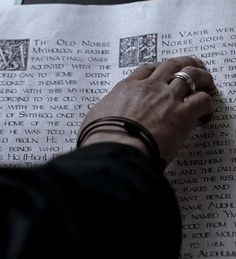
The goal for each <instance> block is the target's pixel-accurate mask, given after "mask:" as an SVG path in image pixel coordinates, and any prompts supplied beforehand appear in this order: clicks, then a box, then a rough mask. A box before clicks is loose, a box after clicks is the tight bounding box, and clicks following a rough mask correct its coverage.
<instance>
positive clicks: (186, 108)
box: [82, 57, 215, 163]
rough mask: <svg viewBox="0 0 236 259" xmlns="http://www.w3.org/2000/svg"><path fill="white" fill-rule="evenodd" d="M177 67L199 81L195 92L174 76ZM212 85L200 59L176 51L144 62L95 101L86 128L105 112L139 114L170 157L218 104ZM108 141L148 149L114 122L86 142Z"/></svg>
mask: <svg viewBox="0 0 236 259" xmlns="http://www.w3.org/2000/svg"><path fill="white" fill-rule="evenodd" d="M179 71H182V72H186V73H187V74H189V75H190V77H191V78H192V80H193V81H194V82H195V85H196V92H195V93H194V94H193V95H190V96H186V95H187V93H188V88H187V85H186V83H185V82H184V81H183V80H182V79H179V78H175V79H174V80H172V81H171V82H170V79H171V76H172V75H173V74H174V73H176V72H179ZM214 90H215V85H214V82H213V78H212V76H211V75H210V73H209V72H207V71H206V68H205V66H204V64H203V62H202V61H201V60H199V59H193V58H190V57H178V58H173V59H169V60H167V61H165V62H162V63H154V64H145V65H142V66H140V67H138V68H137V69H136V70H135V71H134V72H133V73H132V74H131V75H130V76H129V77H128V78H127V79H124V80H123V81H121V82H119V83H118V84H117V85H116V86H115V87H114V88H113V89H112V90H111V92H110V93H109V94H108V95H106V96H105V97H104V98H103V99H102V100H101V101H100V102H98V103H97V104H96V105H95V106H94V107H93V109H92V110H91V111H90V112H89V113H88V115H87V117H86V119H85V121H84V122H83V124H82V128H83V127H84V126H85V125H86V124H87V123H89V122H91V121H93V120H95V119H98V118H102V117H106V116H122V117H126V118H129V119H132V120H135V121H137V122H139V123H140V124H142V125H143V126H144V127H146V128H147V129H148V130H149V131H150V133H151V134H152V135H153V137H154V138H155V140H156V142H157V144H158V146H159V149H160V153H161V157H162V158H163V159H165V160H166V162H167V163H169V162H171V160H172V159H174V158H175V156H176V155H177V153H178V151H179V149H180V148H181V147H182V146H183V144H184V142H185V140H186V138H187V137H188V135H189V133H190V132H191V130H192V129H193V128H194V127H195V126H196V125H197V124H198V123H199V122H201V123H206V122H208V121H210V120H211V118H212V116H213V112H214V107H213V103H212V100H211V97H210V95H209V93H210V92H212V91H214ZM106 141H112V142H119V143H125V144H129V145H132V146H134V147H136V148H139V149H140V150H142V151H143V152H146V149H145V146H144V145H143V144H142V143H141V142H140V141H139V140H138V139H135V138H132V137H130V136H129V135H128V134H125V133H124V132H120V131H119V130H117V129H116V128H112V127H111V128H109V129H104V131H102V130H100V131H99V132H97V133H94V134H92V135H91V136H89V137H88V139H86V140H85V142H84V144H83V145H84V146H85V145H89V144H92V143H97V142H106Z"/></svg>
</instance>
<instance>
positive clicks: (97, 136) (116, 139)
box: [80, 130, 148, 155]
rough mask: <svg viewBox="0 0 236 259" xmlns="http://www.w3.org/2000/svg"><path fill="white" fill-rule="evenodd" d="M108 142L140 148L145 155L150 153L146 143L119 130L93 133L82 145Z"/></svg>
mask: <svg viewBox="0 0 236 259" xmlns="http://www.w3.org/2000/svg"><path fill="white" fill-rule="evenodd" d="M106 142H113V143H118V144H124V145H129V146H132V147H134V148H136V149H139V150H140V151H141V152H143V153H144V154H145V155H148V150H147V148H146V146H145V145H144V143H143V142H142V141H141V140H139V139H137V138H135V137H132V136H129V135H127V133H126V132H125V131H124V132H117V131H112V130H110V131H109V132H108V131H106V132H105V131H104V132H97V133H94V134H91V135H90V136H89V137H88V138H87V139H86V140H85V141H84V142H83V143H82V144H81V145H80V146H81V147H85V146H88V145H92V144H98V143H106Z"/></svg>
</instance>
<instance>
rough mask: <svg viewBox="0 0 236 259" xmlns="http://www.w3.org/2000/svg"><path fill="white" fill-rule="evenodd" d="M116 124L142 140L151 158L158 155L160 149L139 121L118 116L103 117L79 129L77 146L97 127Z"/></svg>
mask: <svg viewBox="0 0 236 259" xmlns="http://www.w3.org/2000/svg"><path fill="white" fill-rule="evenodd" d="M103 126H116V127H120V128H123V129H125V130H126V131H127V132H128V134H129V135H130V136H131V137H135V138H138V139H139V140H141V141H142V142H143V144H144V145H145V147H146V148H147V150H148V153H149V155H150V157H151V158H154V159H155V158H157V157H160V151H159V148H158V146H157V143H156V141H155V139H154V137H153V136H152V134H151V133H150V132H149V131H148V130H147V129H146V128H145V127H144V126H142V125H141V124H140V123H138V122H136V121H133V120H131V119H127V118H124V117H119V116H110V117H104V118H100V119H97V120H94V121H92V122H90V123H89V124H87V125H86V126H85V127H84V128H83V129H82V131H81V133H80V135H79V138H78V142H77V147H79V146H80V145H81V144H82V143H83V142H84V140H85V139H86V138H87V137H88V136H89V135H90V134H91V133H92V131H93V130H94V129H96V128H98V127H103Z"/></svg>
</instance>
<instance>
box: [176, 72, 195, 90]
mask: <svg viewBox="0 0 236 259" xmlns="http://www.w3.org/2000/svg"><path fill="white" fill-rule="evenodd" d="M175 78H179V79H182V80H183V81H184V82H185V83H186V85H187V87H188V88H189V91H188V94H194V93H195V91H196V85H195V83H194V82H193V80H192V78H191V77H190V75H189V74H187V73H186V72H182V71H180V72H177V73H175V74H174V75H173V76H172V77H171V81H172V80H174V79H175Z"/></svg>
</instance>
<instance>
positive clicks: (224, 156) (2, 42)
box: [0, 0, 236, 259]
mask: <svg viewBox="0 0 236 259" xmlns="http://www.w3.org/2000/svg"><path fill="white" fill-rule="evenodd" d="M235 10H236V2H235V1H234V0H225V1H222V0H207V1H205V0H195V1H188V0H182V1H181V0H179V1H176V0H160V1H148V2H139V3H133V4H125V5H115V6H78V5H51V6H48V5H37V7H35V6H30V5H27V6H21V7H17V6H16V7H3V8H1V9H0V23H1V25H2V27H1V28H2V29H1V32H0V116H1V120H0V161H1V166H8V167H15V166H24V167H28V168H31V167H34V166H39V165H41V164H43V163H45V162H46V161H48V160H49V159H52V158H53V157H55V156H57V155H58V154H62V153H66V152H69V151H70V150H72V149H74V148H75V146H76V140H77V134H78V130H79V127H80V124H81V122H82V120H83V119H84V117H85V116H86V114H87V112H88V111H89V109H91V107H93V105H94V104H95V103H96V102H97V101H99V100H100V99H101V98H102V96H104V95H106V94H107V93H108V92H109V90H110V89H111V88H112V87H113V86H114V85H115V84H116V83H117V82H118V81H119V80H121V79H123V78H125V77H127V76H128V75H129V74H130V73H131V72H132V71H133V70H134V69H135V68H136V67H137V66H138V65H140V64H142V63H146V62H155V61H162V60H165V59H167V58H170V57H176V56H182V55H189V56H193V57H199V58H201V59H203V60H204V62H205V64H206V66H207V67H208V69H209V71H210V72H211V73H212V75H213V76H214V78H215V81H216V83H217V87H218V93H216V94H215V96H214V97H213V98H214V103H215V105H216V113H215V116H214V119H213V121H212V122H211V123H210V124H208V125H206V126H203V127H198V128H196V129H195V130H194V131H193V133H192V135H191V136H190V137H189V139H188V141H187V142H186V143H185V146H184V147H183V149H182V150H181V151H180V153H179V156H178V158H177V159H176V160H175V161H174V162H173V164H172V165H171V166H170V167H169V168H168V169H167V171H166V175H167V177H168V178H169V180H170V182H171V184H172V186H173V187H174V188H175V189H176V194H177V197H178V200H179V202H180V208H181V212H182V217H183V230H184V232H183V248H182V253H181V255H180V258H182V259H190V258H194V259H195V258H219V259H222V258H235V257H236V241H235V240H236V238H235V237H236V220H235V218H236V200H235V195H236V185H235V181H236V176H235V173H234V172H235V169H236V166H235V162H236V147H235V141H236V138H235V134H236V132H235V128H236V127H235V121H236V120H235V118H236V105H235V103H236V97H235V96H236V48H235V47H236V16H235ZM170 235H171V233H170Z"/></svg>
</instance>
